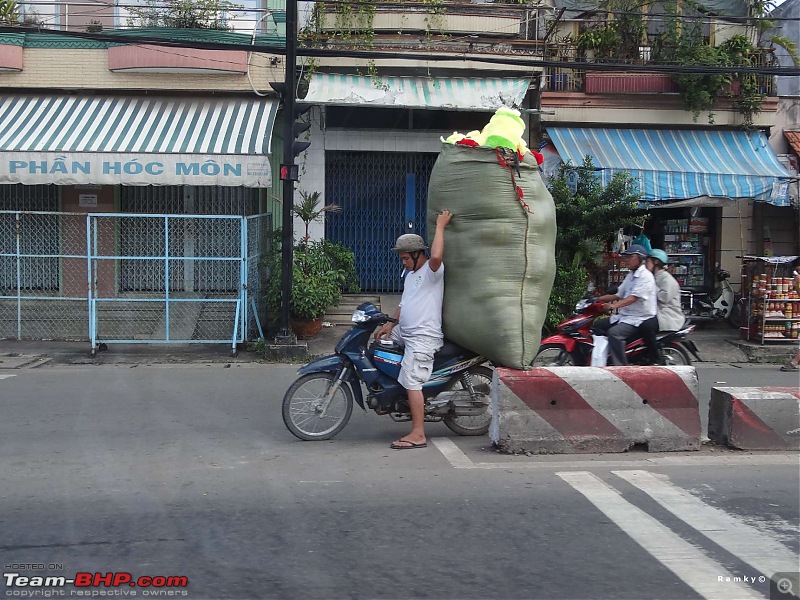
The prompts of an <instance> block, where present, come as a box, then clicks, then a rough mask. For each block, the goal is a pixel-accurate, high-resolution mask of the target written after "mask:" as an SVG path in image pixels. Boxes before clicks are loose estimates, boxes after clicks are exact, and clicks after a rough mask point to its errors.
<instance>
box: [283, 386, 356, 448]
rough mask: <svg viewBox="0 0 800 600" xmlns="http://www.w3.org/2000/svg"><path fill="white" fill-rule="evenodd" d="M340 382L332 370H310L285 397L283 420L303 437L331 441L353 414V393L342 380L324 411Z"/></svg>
mask: <svg viewBox="0 0 800 600" xmlns="http://www.w3.org/2000/svg"><path fill="white" fill-rule="evenodd" d="M335 382H336V376H335V375H334V374H332V373H310V374H308V375H303V376H302V377H300V378H299V379H298V380H297V381H295V382H294V383H293V384H292V385H291V386H290V387H289V389H288V390H286V395H284V397H283V410H282V413H283V422H284V424H285V425H286V428H287V429H288V430H289V431H291V432H292V433H293V434H294V435H296V436H297V437H299V438H300V439H301V440H306V441H314V440H329V439H331V438H332V437H333V436H335V435H336V434H337V433H339V432H340V431H341V430H342V429H344V426H345V425H347V422H348V421H349V420H350V415H352V414H353V392H352V391H351V390H350V386H349V385H348V384H347V383H342V385H341V386H340V387H339V389H337V390H336V393H335V394H334V395H333V398H331V402H330V404H329V405H328V409H327V410H326V411H325V414H324V415H323V414H322V405H323V403H324V402H325V399H326V398H327V395H328V392H329V391H330V389H331V386H332V385H333V384H334V383H335Z"/></svg>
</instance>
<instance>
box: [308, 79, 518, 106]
mask: <svg viewBox="0 0 800 600" xmlns="http://www.w3.org/2000/svg"><path fill="white" fill-rule="evenodd" d="M530 83H531V80H530V78H498V77H486V78H480V79H478V78H464V77H449V78H448V77H440V78H431V77H362V76H360V75H337V74H331V73H314V75H312V77H311V81H310V82H309V87H308V94H307V95H306V97H305V98H304V99H303V102H309V103H311V104H333V105H352V104H360V105H365V106H394V107H397V108H429V109H431V108H432V109H442V110H475V111H482V110H485V111H494V110H496V109H498V108H500V107H501V106H508V107H513V108H519V107H521V106H522V103H523V101H524V100H525V94H526V93H527V91H528V87H530Z"/></svg>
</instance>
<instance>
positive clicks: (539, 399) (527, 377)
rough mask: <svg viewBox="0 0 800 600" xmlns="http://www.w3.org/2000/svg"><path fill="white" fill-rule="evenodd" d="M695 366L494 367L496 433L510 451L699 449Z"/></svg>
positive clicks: (492, 432) (501, 445)
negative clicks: (524, 369)
mask: <svg viewBox="0 0 800 600" xmlns="http://www.w3.org/2000/svg"><path fill="white" fill-rule="evenodd" d="M698 391H699V385H698V381H697V373H696V372H695V369H694V367H603V368H600V367H542V368H535V369H531V370H529V371H517V370H514V369H504V368H498V369H495V372H494V381H493V385H492V405H493V409H494V416H493V420H492V427H491V429H490V431H489V435H490V437H491V439H492V441H493V442H494V443H495V444H496V445H497V446H498V447H499V448H500V449H501V450H502V451H504V452H532V453H536V454H572V453H594V452H625V451H627V450H629V449H631V448H633V447H634V446H637V445H638V446H641V447H643V448H644V447H646V448H647V450H648V451H649V452H668V451H680V450H698V449H699V448H700V443H701V441H700V434H701V432H700V412H699V408H698V403H697V396H698Z"/></svg>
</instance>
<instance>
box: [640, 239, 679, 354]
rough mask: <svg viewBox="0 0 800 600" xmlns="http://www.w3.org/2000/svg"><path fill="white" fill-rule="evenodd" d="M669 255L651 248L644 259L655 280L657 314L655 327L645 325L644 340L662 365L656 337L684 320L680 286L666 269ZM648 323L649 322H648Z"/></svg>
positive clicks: (672, 329)
mask: <svg viewBox="0 0 800 600" xmlns="http://www.w3.org/2000/svg"><path fill="white" fill-rule="evenodd" d="M668 264H669V257H668V256H667V253H666V252H664V251H663V250H661V249H658V248H656V249H653V250H651V251H650V256H648V257H647V260H646V261H645V266H646V267H647V270H648V271H650V272H651V273H652V274H653V277H654V279H655V281H656V298H657V306H656V309H657V311H658V315H657V318H656V321H655V327H649V328H647V327H645V326H643V328H646V331H644V332H643V333H644V341H645V343H646V344H647V346H648V348H650V354H651V356H652V357H653V360H654V362H655V363H656V364H659V365H663V364H665V363H664V358H663V356H661V350H660V348H659V347H658V342H657V341H656V338H657V336H658V332H659V331H678V330H679V329H680V328H681V327H683V324H684V322H686V316H685V315H684V314H683V309H682V308H681V286H680V285H678V282H677V281H675V278H674V277H673V276H672V274H671V273H670V272H669V271H667V265H668ZM648 323H649V322H648Z"/></svg>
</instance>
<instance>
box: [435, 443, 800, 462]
mask: <svg viewBox="0 0 800 600" xmlns="http://www.w3.org/2000/svg"><path fill="white" fill-rule="evenodd" d="M430 441H431V442H433V445H434V446H436V447H437V448H438V449H439V451H440V452H441V453H442V454H443V455H444V457H445V458H446V459H447V460H448V461H449V462H450V465H451V466H453V468H455V469H552V468H558V469H591V468H598V469H603V468H626V467H627V468H632V467H648V468H658V467H691V466H699V465H702V466H726V465H739V466H742V465H744V466H747V465H753V466H756V465H770V466H780V465H793V466H800V456H798V455H797V454H740V453H731V454H730V455H726V456H709V455H707V454H701V453H698V454H694V455H691V456H689V455H683V456H673V455H653V456H648V457H647V458H629V459H627V460H625V459H620V460H591V459H590V458H588V457H587V459H586V460H565V459H562V458H561V457H565V456H567V455H563V454H562V455H557V456H556V455H552V454H542V455H540V456H531V457H529V458H528V460H527V461H526V462H521V461H511V460H509V461H507V462H495V463H485V462H479V463H476V462H473V461H472V460H471V459H470V458H469V457H468V456H467V455H466V454H464V452H463V451H462V450H461V449H460V448H459V447H458V446H457V445H456V444H455V443H454V442H453V441H452V440H451V439H450V438H431V440H430ZM587 456H588V455H587ZM621 456H626V455H621ZM627 456H631V455H630V454H628V455H627ZM517 458H519V457H517Z"/></svg>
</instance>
